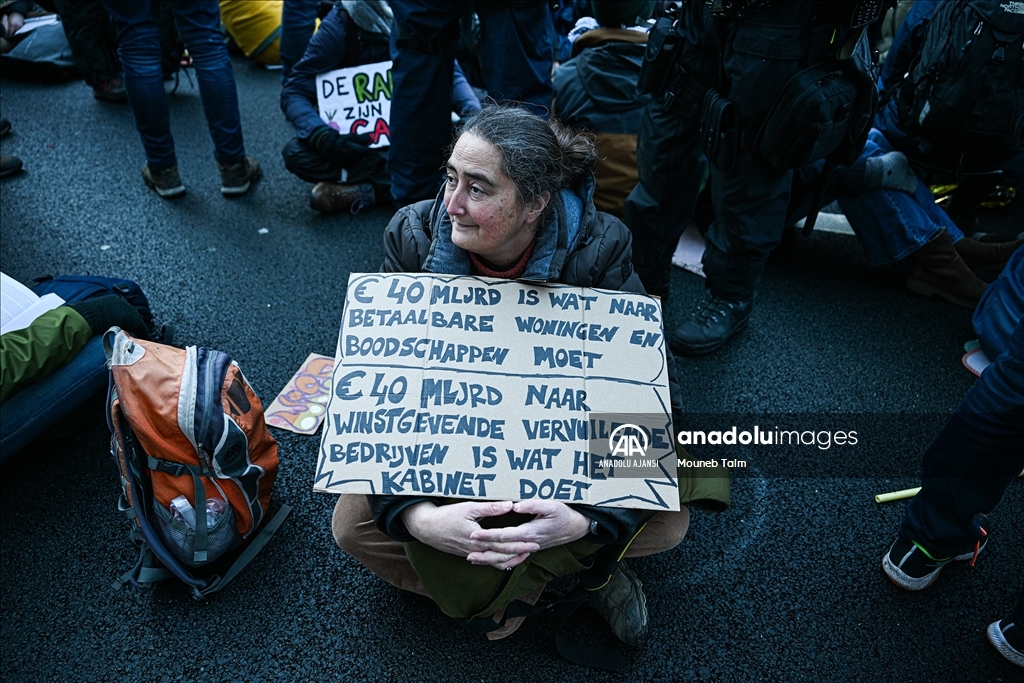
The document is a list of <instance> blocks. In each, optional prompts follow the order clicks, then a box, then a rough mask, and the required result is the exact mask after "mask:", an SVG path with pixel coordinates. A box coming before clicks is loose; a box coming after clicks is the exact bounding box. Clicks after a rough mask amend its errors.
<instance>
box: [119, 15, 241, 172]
mask: <svg viewBox="0 0 1024 683" xmlns="http://www.w3.org/2000/svg"><path fill="white" fill-rule="evenodd" d="M103 1H104V6H105V7H106V8H107V10H108V11H109V12H110V14H111V16H112V17H113V18H114V21H115V25H116V26H117V35H118V43H119V47H118V54H119V55H120V56H121V63H122V66H123V67H124V80H125V90H126V91H127V92H128V100H129V102H131V105H132V111H133V112H134V113H135V125H136V128H138V130H139V134H140V135H141V136H142V145H143V147H145V149H146V159H147V161H148V162H149V164H150V166H151V167H153V168H156V169H164V168H167V167H169V166H172V165H174V164H175V163H176V158H175V156H174V140H173V139H172V137H171V129H170V120H169V116H168V109H167V95H166V93H165V92H164V84H163V74H162V72H161V69H160V27H159V23H158V20H157V14H156V7H155V5H154V4H153V3H152V2H150V1H149V0H103ZM171 8H172V10H173V12H174V17H175V22H176V23H177V26H178V31H179V32H180V33H181V37H182V39H183V40H184V41H185V46H186V47H187V48H188V51H189V55H191V57H192V61H193V64H194V65H195V70H196V79H197V80H198V81H199V93H200V95H201V96H202V101H203V112H204V113H205V115H206V122H207V124H208V125H209V128H210V137H211V138H212V139H213V146H214V150H215V151H214V156H215V157H216V159H217V161H219V162H221V163H222V164H232V163H235V162H237V161H241V160H242V158H243V157H244V156H245V144H244V142H243V140H242V124H241V120H240V118H239V114H238V92H237V89H236V87H235V74H234V71H232V69H231V59H230V57H229V56H228V51H227V47H226V46H225V45H224V36H223V34H222V33H221V31H220V10H219V8H218V5H217V2H216V0H175V2H173V3H171Z"/></svg>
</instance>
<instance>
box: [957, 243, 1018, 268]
mask: <svg viewBox="0 0 1024 683" xmlns="http://www.w3.org/2000/svg"><path fill="white" fill-rule="evenodd" d="M1022 244H1024V240H1013V241H1012V242H979V241H978V240H975V239H971V238H970V237H965V238H963V239H962V240H960V241H959V242H957V243H956V244H954V245H953V247H954V248H955V249H956V253H958V254H960V258H962V259H963V260H964V263H966V264H967V265H968V266H970V267H971V268H999V269H1002V267H1003V266H1005V265H1006V262H1007V261H1009V260H1010V257H1011V256H1013V252H1015V251H1017V248H1018V247H1020V245H1022Z"/></svg>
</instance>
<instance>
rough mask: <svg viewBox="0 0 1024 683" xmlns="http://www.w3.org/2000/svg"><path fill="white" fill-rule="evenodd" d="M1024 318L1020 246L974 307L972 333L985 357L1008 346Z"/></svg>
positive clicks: (1023, 254)
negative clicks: (976, 336) (1014, 331)
mask: <svg viewBox="0 0 1024 683" xmlns="http://www.w3.org/2000/svg"><path fill="white" fill-rule="evenodd" d="M1022 318H1024V247H1019V248H1018V249H1017V251H1015V252H1013V256H1011V257H1010V260H1009V261H1007V263H1006V267H1005V268H1003V272H1002V274H1001V275H1000V276H999V277H998V278H997V279H996V281H995V282H993V283H992V284H991V285H989V287H988V289H986V290H985V294H984V295H983V296H982V297H981V301H980V302H978V307H977V308H976V309H974V318H973V319H972V321H971V322H972V324H973V325H974V332H975V334H977V335H978V341H979V342H980V343H981V348H982V350H983V351H984V352H985V355H986V356H987V357H988V359H989V360H995V359H996V358H998V357H999V356H1000V354H1003V353H1006V351H1007V350H1008V349H1009V348H1010V337H1011V336H1012V335H1013V329H1014V328H1015V327H1016V326H1017V323H1019V322H1020V321H1021V319H1022Z"/></svg>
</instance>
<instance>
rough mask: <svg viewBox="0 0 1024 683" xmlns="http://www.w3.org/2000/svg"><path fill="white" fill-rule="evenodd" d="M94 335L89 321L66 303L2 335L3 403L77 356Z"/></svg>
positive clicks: (0, 392)
mask: <svg viewBox="0 0 1024 683" xmlns="http://www.w3.org/2000/svg"><path fill="white" fill-rule="evenodd" d="M91 337H92V328H90V327H89V323H87V322H85V318H83V317H82V316H80V315H79V314H78V313H76V312H75V311H74V310H72V309H70V308H68V307H67V306H60V307H58V308H55V309H53V310H52V311H47V312H46V313H44V314H43V315H41V316H39V317H38V318H36V319H35V320H33V321H32V324H31V325H29V326H28V327H26V328H25V329H22V330H14V331H13V332H8V333H7V334H4V335H0V403H3V402H4V401H6V400H7V398H8V397H9V396H13V395H14V394H16V393H18V392H19V391H21V390H22V389H24V388H25V387H27V386H28V385H30V384H32V383H33V382H36V381H38V380H40V379H42V378H43V377H45V376H47V375H48V374H50V373H51V372H53V371H54V370H56V369H57V368H59V367H60V366H62V365H64V364H65V363H67V362H68V361H69V360H71V359H72V358H74V357H75V356H76V355H77V354H78V352H79V351H81V350H82V347H83V346H85V343H86V342H87V341H89V339H90V338H91Z"/></svg>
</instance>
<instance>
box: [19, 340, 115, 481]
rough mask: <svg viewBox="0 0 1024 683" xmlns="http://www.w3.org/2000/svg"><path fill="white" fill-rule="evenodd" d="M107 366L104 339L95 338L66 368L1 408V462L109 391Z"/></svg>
mask: <svg viewBox="0 0 1024 683" xmlns="http://www.w3.org/2000/svg"><path fill="white" fill-rule="evenodd" d="M106 362H107V357H106V356H105V355H104V353H103V337H102V335H96V336H94V337H93V338H92V339H90V340H89V341H88V342H86V344H85V346H84V347H82V350H81V351H79V352H78V354H77V355H76V356H75V357H74V358H72V359H71V360H70V361H68V362H67V363H66V364H65V365H63V366H61V367H60V368H58V369H56V370H55V371H53V372H52V373H50V374H49V375H47V376H46V377H44V378H43V379H41V380H39V381H38V382H36V383H35V384H32V385H30V386H28V387H27V388H25V389H24V390H22V391H20V392H18V393H17V394H15V395H14V396H11V397H10V398H9V399H7V400H6V401H5V402H4V403H3V405H0V462H3V461H4V460H7V458H9V457H11V456H12V455H14V454H15V453H17V452H18V451H20V450H21V449H22V448H24V447H25V446H26V445H28V444H29V442H31V441H32V439H34V438H36V437H37V436H39V435H40V434H42V433H43V432H44V431H46V429H47V428H48V427H50V426H51V425H53V424H55V423H56V422H57V421H59V420H60V419H61V418H63V417H64V416H66V415H67V414H68V413H70V412H71V411H72V410H74V409H75V408H77V407H78V406H80V405H81V404H82V403H84V402H85V401H86V399H88V398H89V397H90V396H92V395H93V394H95V393H96V392H97V391H99V390H100V389H102V388H104V387H106V386H107V368H106V365H105V364H106Z"/></svg>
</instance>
